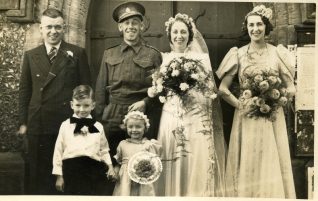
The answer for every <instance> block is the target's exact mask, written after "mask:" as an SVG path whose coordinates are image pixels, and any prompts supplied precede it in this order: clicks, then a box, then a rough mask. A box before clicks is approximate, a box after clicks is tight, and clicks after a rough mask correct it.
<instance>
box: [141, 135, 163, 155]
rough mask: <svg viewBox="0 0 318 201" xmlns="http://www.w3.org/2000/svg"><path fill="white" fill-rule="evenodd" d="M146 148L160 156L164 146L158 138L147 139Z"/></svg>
mask: <svg viewBox="0 0 318 201" xmlns="http://www.w3.org/2000/svg"><path fill="white" fill-rule="evenodd" d="M145 150H146V151H149V152H151V153H154V154H157V155H158V156H160V154H161V151H162V146H161V144H160V143H159V141H158V140H155V139H152V140H148V141H147V144H146V148H145Z"/></svg>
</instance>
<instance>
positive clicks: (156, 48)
mask: <svg viewBox="0 0 318 201" xmlns="http://www.w3.org/2000/svg"><path fill="white" fill-rule="evenodd" d="M145 46H146V47H149V48H151V49H153V50H155V51H157V52H159V53H160V51H159V50H158V49H157V48H155V47H153V46H151V45H148V44H145Z"/></svg>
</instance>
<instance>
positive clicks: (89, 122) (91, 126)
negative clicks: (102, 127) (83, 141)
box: [70, 117, 99, 134]
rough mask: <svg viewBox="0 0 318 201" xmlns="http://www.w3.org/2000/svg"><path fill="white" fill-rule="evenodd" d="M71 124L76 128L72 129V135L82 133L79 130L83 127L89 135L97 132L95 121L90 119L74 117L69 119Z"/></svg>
mask: <svg viewBox="0 0 318 201" xmlns="http://www.w3.org/2000/svg"><path fill="white" fill-rule="evenodd" d="M70 121H71V124H73V123H76V127H75V129H74V133H76V134H78V133H82V132H81V129H82V128H83V127H84V126H87V127H88V131H89V132H90V133H98V132H99V130H98V129H97V128H96V127H95V126H94V124H95V122H96V120H95V119H90V118H80V119H79V118H76V117H71V118H70Z"/></svg>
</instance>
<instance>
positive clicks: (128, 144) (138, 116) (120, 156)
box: [113, 111, 161, 196]
mask: <svg viewBox="0 0 318 201" xmlns="http://www.w3.org/2000/svg"><path fill="white" fill-rule="evenodd" d="M123 122H124V126H125V129H126V130H127V133H128V135H129V136H130V138H128V139H126V140H123V141H121V142H120V143H119V145H118V147H117V154H116V155H115V156H114V158H115V159H116V160H117V162H118V163H119V164H120V165H121V166H120V169H119V172H118V180H117V183H116V186H115V189H114V193H113V195H117V196H119V195H123V196H130V195H133V196H154V195H155V191H154V187H153V185H152V184H147V185H141V184H138V183H136V182H134V181H132V180H131V179H130V178H129V175H128V168H127V166H128V161H129V159H130V158H131V157H132V156H133V155H134V154H136V153H137V152H140V151H148V152H151V153H154V154H157V155H159V154H160V153H159V152H160V149H161V146H160V145H158V144H156V142H157V141H156V140H151V141H150V140H148V139H147V138H143V136H144V134H145V132H146V131H147V129H148V128H149V126H150V124H149V119H148V118H147V116H146V115H144V114H143V113H142V112H139V111H133V112H129V113H128V114H127V115H126V116H125V119H124V120H123Z"/></svg>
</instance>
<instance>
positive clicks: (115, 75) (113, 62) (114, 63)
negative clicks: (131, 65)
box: [106, 57, 123, 83]
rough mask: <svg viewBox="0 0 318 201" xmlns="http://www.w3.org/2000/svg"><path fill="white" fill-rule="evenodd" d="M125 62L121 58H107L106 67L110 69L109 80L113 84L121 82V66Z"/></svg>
mask: <svg viewBox="0 0 318 201" xmlns="http://www.w3.org/2000/svg"><path fill="white" fill-rule="evenodd" d="M122 62H123V59H121V58H112V57H110V58H107V59H106V66H107V69H108V79H109V81H110V82H111V83H112V82H116V81H117V80H119V79H120V78H121V75H122V73H121V70H122V69H121V68H120V64H121V63H122Z"/></svg>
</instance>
